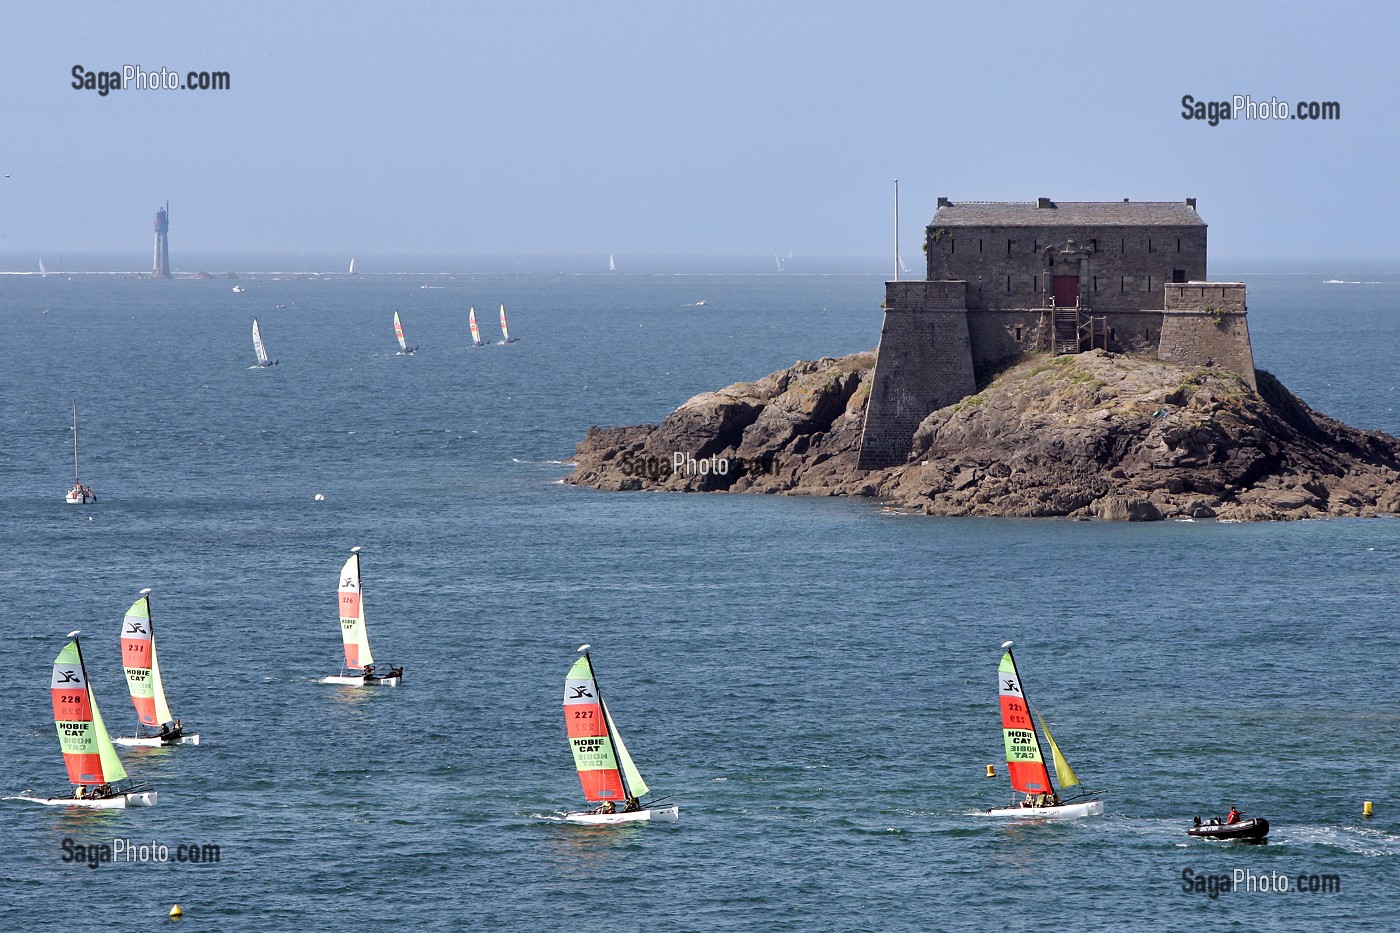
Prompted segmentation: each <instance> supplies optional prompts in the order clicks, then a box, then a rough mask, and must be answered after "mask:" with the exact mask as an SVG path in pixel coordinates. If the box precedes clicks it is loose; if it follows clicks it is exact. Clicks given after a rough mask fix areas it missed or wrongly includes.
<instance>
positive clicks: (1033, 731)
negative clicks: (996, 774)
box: [1006, 642, 1058, 793]
mask: <svg viewBox="0 0 1400 933" xmlns="http://www.w3.org/2000/svg"><path fill="white" fill-rule="evenodd" d="M1006 653H1007V654H1008V655H1010V657H1011V669H1012V670H1013V671H1015V672H1016V683H1018V684H1020V685H1021V699H1023V700H1025V701H1026V718H1027V719H1029V720H1030V721H1031V735H1033V736H1035V745H1036V748H1041V747H1042V746H1041V744H1040V730H1038V729H1036V727H1035V710H1033V709H1031V698H1030V697H1029V696H1028V695H1027V694H1026V682H1025V681H1024V680H1022V679H1021V669H1020V668H1019V667H1017V666H1016V654H1015V653H1014V652H1013V651H1012V650H1011V642H1007V643H1006ZM1040 766H1041V767H1042V768H1045V780H1047V781H1049V782H1050V790H1051V792H1053V793H1058V791H1056V790H1055V779H1054V778H1052V777H1050V769H1049V768H1047V767H1045V752H1043V751H1042V752H1041V753H1040Z"/></svg>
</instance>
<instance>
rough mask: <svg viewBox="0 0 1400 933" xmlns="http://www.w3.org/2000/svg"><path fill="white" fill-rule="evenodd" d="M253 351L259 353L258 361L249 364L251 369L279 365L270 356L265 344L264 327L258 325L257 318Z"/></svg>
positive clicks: (255, 319)
mask: <svg viewBox="0 0 1400 933" xmlns="http://www.w3.org/2000/svg"><path fill="white" fill-rule="evenodd" d="M253 352H254V353H256V354H257V355H258V361H257V362H256V363H254V364H253V365H252V366H249V367H248V368H249V369H267V367H269V366H276V365H277V361H276V360H274V359H269V358H268V355H267V347H265V346H263V341H262V329H261V328H260V327H258V319H257V318H253Z"/></svg>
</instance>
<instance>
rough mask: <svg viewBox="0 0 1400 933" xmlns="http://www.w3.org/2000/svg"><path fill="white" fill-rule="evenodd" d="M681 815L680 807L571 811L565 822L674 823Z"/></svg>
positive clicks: (585, 823)
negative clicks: (629, 810)
mask: <svg viewBox="0 0 1400 933" xmlns="http://www.w3.org/2000/svg"><path fill="white" fill-rule="evenodd" d="M680 817H681V808H680V807H651V808H649V809H646V810H633V811H631V812H630V813H592V812H588V813H570V814H568V815H567V816H565V817H564V822H565V823H578V824H579V825H581V826H616V825H618V824H621V823H648V822H652V821H657V822H664V823H674V822H675V821H676V820H678V819H680Z"/></svg>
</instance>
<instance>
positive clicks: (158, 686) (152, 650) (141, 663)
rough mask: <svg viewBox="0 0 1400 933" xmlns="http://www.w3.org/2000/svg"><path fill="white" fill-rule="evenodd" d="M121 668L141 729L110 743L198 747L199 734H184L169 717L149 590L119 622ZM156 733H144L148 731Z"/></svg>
mask: <svg viewBox="0 0 1400 933" xmlns="http://www.w3.org/2000/svg"><path fill="white" fill-rule="evenodd" d="M121 644H122V668H123V670H124V671H125V672H126V686H127V689H128V690H130V691H131V703H132V705H133V706H135V707H136V718H137V719H138V720H140V723H141V725H142V726H143V727H145V728H142V729H138V730H137V733H136V735H119V736H117V737H116V738H115V739H113V740H112V741H114V742H116V743H117V744H118V745H143V746H148V747H152V748H158V747H159V746H161V745H198V744H199V734H198V733H190V734H186V732H185V726H184V723H182V722H181V721H180V720H178V719H176V718H175V717H174V716H172V715H171V714H170V705H169V704H168V703H167V702H166V700H165V683H164V681H162V680H161V676H160V659H159V658H157V657H156V630H155V621H154V620H153V619H152V618H151V588H150V587H146V588H145V589H144V590H142V591H141V595H140V597H139V598H138V599H137V600H136V602H134V603H132V604H131V608H130V609H128V610H127V611H126V616H125V617H124V618H123V619H122V631H121ZM157 728H159V729H160V731H159V732H155V731H151V732H149V733H148V732H147V731H146V730H147V729H150V730H155V729H157Z"/></svg>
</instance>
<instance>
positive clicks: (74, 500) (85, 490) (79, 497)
mask: <svg viewBox="0 0 1400 933" xmlns="http://www.w3.org/2000/svg"><path fill="white" fill-rule="evenodd" d="M63 501H64V502H67V503H68V504H69V505H87V504H88V503H89V502H96V501H97V494H96V493H94V492H93V491H92V489H91V488H90V487H88V486H84V485H83V484H82V481H81V480H79V479H78V400H77V399H74V400H73V488H72V489H70V490H68V493H67V495H65V496H64V497H63Z"/></svg>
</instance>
